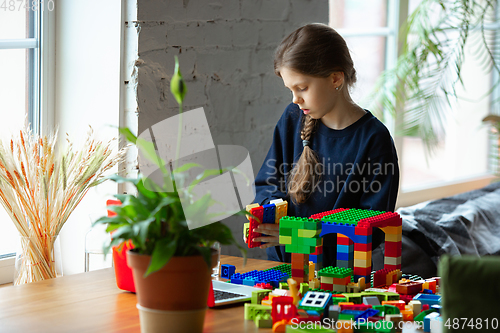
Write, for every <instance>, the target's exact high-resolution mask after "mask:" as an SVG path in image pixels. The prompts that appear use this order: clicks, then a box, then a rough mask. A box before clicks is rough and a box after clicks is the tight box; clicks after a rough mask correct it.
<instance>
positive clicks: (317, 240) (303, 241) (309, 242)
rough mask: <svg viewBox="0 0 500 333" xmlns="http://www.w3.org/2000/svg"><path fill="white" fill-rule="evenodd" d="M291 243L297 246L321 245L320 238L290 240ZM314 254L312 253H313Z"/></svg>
mask: <svg viewBox="0 0 500 333" xmlns="http://www.w3.org/2000/svg"><path fill="white" fill-rule="evenodd" d="M292 243H293V244H296V245H298V246H300V245H305V246H314V247H316V246H320V245H321V244H322V240H321V238H298V239H296V240H294V239H292ZM313 252H314V251H313Z"/></svg>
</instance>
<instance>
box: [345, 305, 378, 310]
mask: <svg viewBox="0 0 500 333" xmlns="http://www.w3.org/2000/svg"><path fill="white" fill-rule="evenodd" d="M371 308H372V306H371V305H370V304H343V305H341V306H340V311H344V310H354V311H365V310H368V309H371Z"/></svg>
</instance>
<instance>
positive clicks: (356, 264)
mask: <svg viewBox="0 0 500 333" xmlns="http://www.w3.org/2000/svg"><path fill="white" fill-rule="evenodd" d="M354 267H360V268H366V267H372V261H371V260H363V259H354Z"/></svg>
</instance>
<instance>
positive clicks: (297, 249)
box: [285, 245, 315, 254]
mask: <svg viewBox="0 0 500 333" xmlns="http://www.w3.org/2000/svg"><path fill="white" fill-rule="evenodd" d="M286 246H290V245H285V250H286V251H287V252H291V253H302V254H311V253H313V252H314V251H315V247H314V246H307V245H297V246H294V247H293V251H288V249H286Z"/></svg>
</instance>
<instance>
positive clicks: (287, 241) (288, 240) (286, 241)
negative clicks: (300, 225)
mask: <svg viewBox="0 0 500 333" xmlns="http://www.w3.org/2000/svg"><path fill="white" fill-rule="evenodd" d="M279 242H280V244H285V245H286V244H292V237H290V236H282V235H280V237H279Z"/></svg>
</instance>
